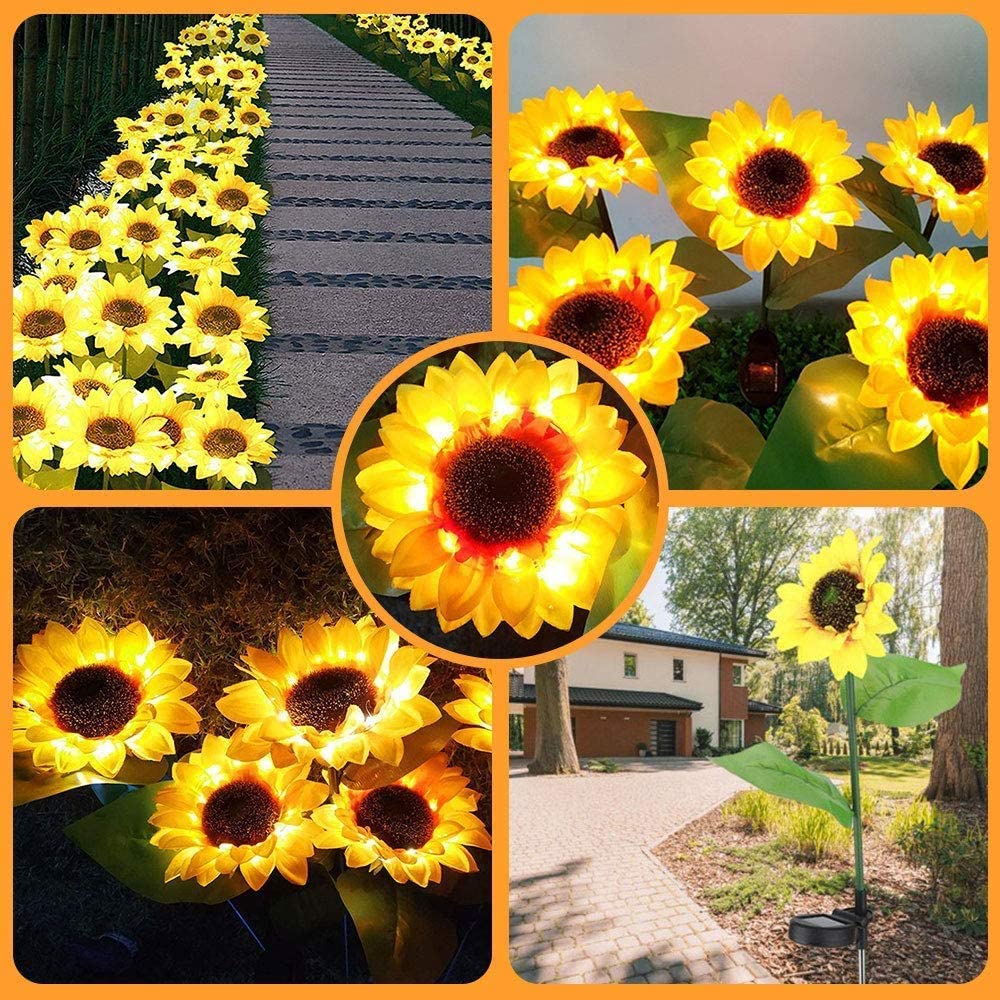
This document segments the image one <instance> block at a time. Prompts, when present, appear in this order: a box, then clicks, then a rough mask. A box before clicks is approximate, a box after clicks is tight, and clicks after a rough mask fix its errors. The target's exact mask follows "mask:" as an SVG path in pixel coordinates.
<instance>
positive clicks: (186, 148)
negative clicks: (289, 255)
mask: <svg viewBox="0 0 1000 1000" xmlns="http://www.w3.org/2000/svg"><path fill="white" fill-rule="evenodd" d="M258 20H259V19H258V18H257V17H256V16H230V17H221V16H215V17H212V18H211V19H210V20H207V21H202V22H200V23H199V24H196V25H193V26H190V27H187V28H185V29H184V30H183V31H182V32H181V34H180V38H179V40H178V42H176V43H173V42H170V43H167V44H166V45H165V49H166V55H167V61H166V62H165V63H164V64H163V65H162V66H160V68H159V69H158V70H157V72H156V76H157V79H158V80H160V81H161V83H162V84H163V87H164V89H165V90H166V91H167V94H166V96H165V97H164V98H163V99H162V100H159V101H156V102H154V103H152V104H148V105H146V106H145V107H143V108H141V109H140V110H139V112H138V113H137V114H136V115H135V116H134V117H132V118H127V117H124V118H118V119H117V120H116V121H115V128H116V130H117V133H118V137H119V142H120V144H121V149H120V151H119V152H117V153H115V154H113V155H112V156H109V157H108V158H107V159H106V160H105V161H104V163H103V164H102V167H101V170H100V175H99V176H100V179H101V180H102V181H103V182H104V183H105V185H106V189H105V191H104V192H103V193H98V194H91V195H87V196H86V197H85V198H83V200H82V201H80V202H79V203H78V204H76V205H73V206H72V207H70V208H69V209H67V210H66V211H65V212H48V213H46V214H45V215H44V216H43V217H42V218H41V219H35V220H33V221H32V222H31V223H30V224H29V225H28V227H27V234H26V236H25V238H24V239H23V240H22V241H21V246H22V247H23V248H24V251H25V254H26V255H27V256H28V257H30V258H31V259H32V260H33V262H34V264H35V270H34V273H32V274H29V275H28V276H26V277H24V278H23V279H22V280H21V282H20V283H19V284H18V285H17V287H16V288H15V289H14V296H13V299H14V310H13V312H14V316H13V341H14V359H15V361H17V360H21V361H25V362H33V363H36V364H39V363H40V364H41V365H42V366H44V373H39V375H37V376H35V377H31V376H25V377H24V378H22V379H21V380H20V382H18V384H17V385H16V387H15V390H14V458H15V461H16V463H17V467H18V473H19V475H20V476H21V478H22V479H24V480H26V481H28V482H33V481H34V482H36V485H43V484H44V478H43V477H39V476H38V473H39V472H40V470H42V469H43V467H44V466H46V465H47V466H48V467H49V468H61V469H66V470H73V469H79V468H89V469H92V470H96V471H99V472H101V473H103V474H104V481H105V485H109V484H110V477H112V476H126V475H129V474H138V475H139V476H145V477H147V482H146V483H145V484H144V485H146V486H154V487H155V486H156V485H158V483H159V479H158V478H154V477H156V474H157V473H162V472H164V471H165V470H167V469H169V468H171V467H175V468H177V469H179V470H181V471H184V472H187V471H188V470H193V471H194V477H195V480H196V481H199V482H200V481H205V485H211V486H212V487H220V486H225V485H226V484H229V485H231V486H234V487H236V488H237V489H239V488H241V487H243V486H244V485H245V484H248V483H249V484H254V483H256V482H257V473H256V470H255V467H256V466H257V465H261V464H267V463H269V462H270V461H271V460H272V459H273V457H274V454H275V449H274V445H273V442H272V438H273V435H272V433H271V432H270V431H269V430H267V429H266V428H265V427H264V425H263V424H262V423H260V422H259V421H257V420H253V419H249V418H246V417H243V416H241V415H240V414H239V413H238V412H237V411H236V410H232V409H230V408H229V400H230V399H233V398H235V399H241V398H245V396H246V393H245V391H244V389H243V383H245V382H246V381H247V379H248V373H249V370H250V366H251V355H250V351H249V348H248V346H247V345H248V344H249V343H251V342H259V341H262V340H264V338H265V337H266V336H267V335H268V333H269V329H270V328H269V326H268V323H267V311H266V309H264V308H263V307H262V306H261V305H260V304H259V303H258V302H257V301H256V300H254V299H251V298H249V297H247V296H245V295H238V294H236V292H235V291H234V290H233V289H232V288H231V287H229V286H228V285H227V283H226V282H227V280H230V279H232V278H234V277H237V276H238V275H239V273H240V269H239V263H238V261H239V260H240V259H241V258H242V257H243V256H244V254H243V253H242V250H243V247H244V243H245V239H246V237H245V234H246V233H247V231H248V230H252V229H254V228H255V227H256V225H257V220H258V219H259V218H260V217H261V216H262V215H264V213H266V212H267V210H268V198H267V193H266V192H265V190H264V189H263V188H262V187H261V186H260V185H259V184H256V183H254V182H252V181H250V180H247V179H246V177H245V176H243V174H242V173H241V170H242V169H243V168H246V167H247V164H248V157H249V156H250V155H251V148H252V145H253V142H254V140H255V139H256V138H257V137H259V136H261V135H262V134H263V130H264V129H266V128H267V127H268V126H269V125H270V123H271V122H270V117H269V115H268V113H267V111H266V110H265V109H264V108H263V107H262V106H261V93H262V91H261V88H262V86H263V83H264V80H265V76H266V74H265V72H264V67H263V65H262V64H261V63H260V62H257V61H256V60H255V59H253V58H251V55H259V54H260V53H261V52H262V51H263V49H264V48H265V47H266V46H267V44H268V38H267V35H266V34H265V32H264V31H263V29H262V28H261V27H260V25H259V23H258Z"/></svg>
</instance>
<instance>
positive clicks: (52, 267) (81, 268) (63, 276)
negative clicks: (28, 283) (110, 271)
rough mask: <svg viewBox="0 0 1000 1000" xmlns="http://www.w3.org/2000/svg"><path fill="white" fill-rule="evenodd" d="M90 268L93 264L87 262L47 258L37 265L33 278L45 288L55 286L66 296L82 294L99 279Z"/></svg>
mask: <svg viewBox="0 0 1000 1000" xmlns="http://www.w3.org/2000/svg"><path fill="white" fill-rule="evenodd" d="M92 267H93V264H92V263H91V262H90V261H89V260H77V259H67V260H58V259H56V258H49V259H48V260H44V261H42V263H41V264H39V266H38V268H37V269H36V270H35V277H36V278H38V280H39V281H40V282H41V283H42V286H43V287H45V288H51V287H52V286H53V285H56V286H58V287H59V288H61V289H62V290H63V291H64V292H65V293H66V294H69V293H70V292H82V291H83V290H84V289H85V288H86V286H87V285H88V284H89V283H90V282H91V281H96V280H97V279H98V277H100V276H99V275H97V274H95V273H94V272H93V271H92V270H91V268H92ZM81 297H82V296H81Z"/></svg>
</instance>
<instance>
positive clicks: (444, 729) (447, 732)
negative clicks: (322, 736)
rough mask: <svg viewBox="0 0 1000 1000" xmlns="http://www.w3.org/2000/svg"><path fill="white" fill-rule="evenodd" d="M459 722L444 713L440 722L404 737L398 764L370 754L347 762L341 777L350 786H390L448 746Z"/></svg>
mask: <svg viewBox="0 0 1000 1000" xmlns="http://www.w3.org/2000/svg"><path fill="white" fill-rule="evenodd" d="M459 725H460V723H459V722H458V721H457V720H455V719H453V718H452V717H451V716H450V715H447V714H445V713H442V715H441V718H440V719H438V720H437V722H432V723H431V724H430V725H429V726H424V727H423V728H422V729H418V730H417V731H416V732H415V733H411V734H410V735H409V736H404V737H403V756H402V759H401V760H400V762H399V763H398V764H387V763H385V761H381V760H377V759H376V758H374V757H369V758H368V760H367V761H366V762H365V763H364V764H350V765H348V766H347V767H346V768H345V769H344V773H343V775H342V779H343V781H344V783H345V784H347V785H350V787H351V788H381V787H382V786H383V785H391V784H392V783H393V782H394V781H398V780H399V779H400V778H402V777H403V775H405V774H409V773H410V771H412V770H414V769H415V768H418V767H420V765H421V764H423V763H425V762H426V761H428V760H430V759H431V757H433V756H434V754H436V753H437V752H438V751H439V750H441V749H443V748H444V747H445V746H447V745H448V743H449V742H450V741H451V738H452V736H453V735H454V732H455V730H456V729H458V727H459Z"/></svg>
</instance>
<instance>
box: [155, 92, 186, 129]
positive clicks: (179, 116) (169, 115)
mask: <svg viewBox="0 0 1000 1000" xmlns="http://www.w3.org/2000/svg"><path fill="white" fill-rule="evenodd" d="M192 114H193V109H192V107H191V105H190V104H188V103H187V102H185V101H179V100H176V99H175V100H172V101H164V102H163V104H162V105H161V106H160V107H158V108H157V109H156V118H155V121H157V122H159V124H160V134H161V135H186V134H187V133H188V132H190V131H191V118H192Z"/></svg>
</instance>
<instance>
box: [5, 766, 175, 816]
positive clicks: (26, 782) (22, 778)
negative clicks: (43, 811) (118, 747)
mask: <svg viewBox="0 0 1000 1000" xmlns="http://www.w3.org/2000/svg"><path fill="white" fill-rule="evenodd" d="M166 771H167V762H166V761H165V760H161V761H153V760H139V759H138V758H137V757H126V758H125V763H124V764H123V765H122V769H121V770H120V771H119V772H118V774H117V776H116V777H114V778H105V777H104V775H103V774H98V773H97V772H96V771H91V770H89V769H88V770H83V771H74V772H73V773H72V774H46V773H44V772H40V771H38V770H36V769H35V767H34V766H33V765H32V763H31V754H28V753H16V754H14V805H15V806H20V805H24V804H25V803H26V802H37V801H38V800H39V799H47V798H49V796H51V795H59V794H60V793H61V792H68V791H69V790H70V789H72V788H82V787H84V786H86V785H149V784H152V783H154V782H157V781H159V780H160V779H161V778H162V777H163V775H164V774H166Z"/></svg>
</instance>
